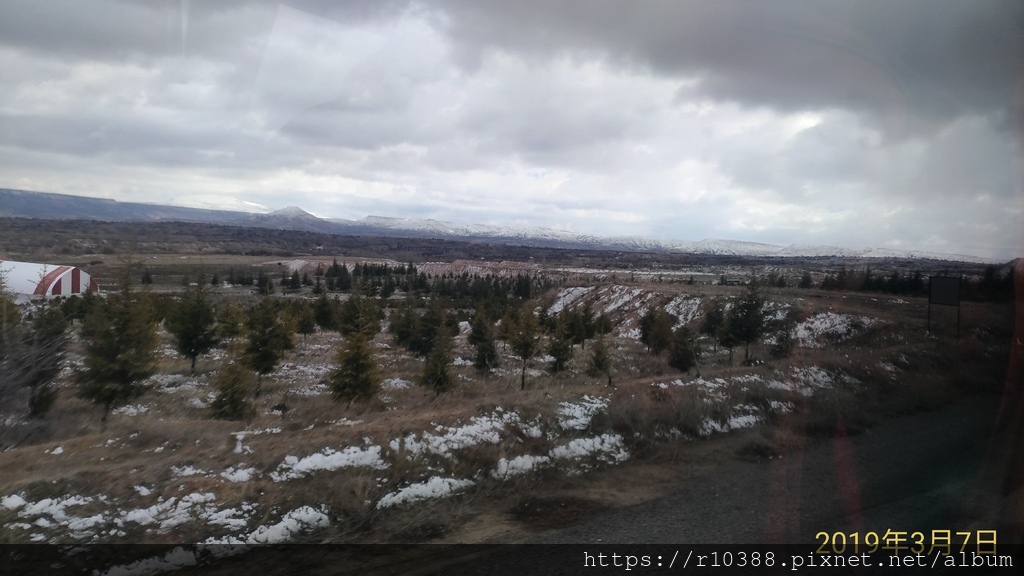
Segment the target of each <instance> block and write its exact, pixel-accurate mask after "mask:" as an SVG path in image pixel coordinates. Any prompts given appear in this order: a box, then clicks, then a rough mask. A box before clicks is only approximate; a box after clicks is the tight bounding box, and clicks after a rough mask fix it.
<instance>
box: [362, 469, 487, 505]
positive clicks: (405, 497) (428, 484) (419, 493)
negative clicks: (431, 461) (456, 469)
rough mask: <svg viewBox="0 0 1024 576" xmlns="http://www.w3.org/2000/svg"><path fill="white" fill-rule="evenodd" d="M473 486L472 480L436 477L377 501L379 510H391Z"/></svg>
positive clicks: (386, 495) (411, 485)
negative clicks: (408, 503) (401, 505)
mask: <svg viewBox="0 0 1024 576" xmlns="http://www.w3.org/2000/svg"><path fill="white" fill-rule="evenodd" d="M473 484H474V482H473V481H472V480H460V479H457V478H441V477H438V476H434V477H433V478H430V479H429V480H426V481H424V482H418V483H416V484H410V485H409V486H406V487H405V488H402V489H401V490H399V491H397V492H391V493H389V494H385V495H384V496H383V497H382V498H381V499H380V500H378V501H377V508H378V509H381V508H390V507H392V506H397V505H399V504H404V503H406V502H416V501H419V500H427V499H430V498H444V497H446V496H450V495H451V494H452V493H453V492H455V491H456V490H461V489H463V488H467V487H469V486H472V485H473Z"/></svg>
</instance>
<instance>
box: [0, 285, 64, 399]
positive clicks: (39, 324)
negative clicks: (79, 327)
mask: <svg viewBox="0 0 1024 576" xmlns="http://www.w3.org/2000/svg"><path fill="white" fill-rule="evenodd" d="M4 298H5V296H3V294H2V288H0V342H4V343H5V345H3V346H0V405H3V406H13V405H14V403H15V402H16V401H18V402H20V401H21V398H20V396H21V395H22V393H23V391H24V390H26V389H27V390H28V415H29V416H30V417H40V416H43V415H44V414H45V413H46V412H47V410H49V408H50V406H52V405H53V401H54V399H55V397H56V392H55V391H54V389H53V387H52V386H51V383H52V382H53V380H54V379H55V378H56V377H57V374H58V373H60V370H61V368H62V366H63V364H64V358H65V352H66V349H67V342H68V340H67V336H66V332H67V327H68V320H67V318H66V317H65V316H64V313H63V311H62V309H61V307H60V306H57V305H55V304H50V303H48V302H47V301H45V300H44V301H43V305H42V307H41V308H39V309H37V310H36V311H35V312H34V313H33V314H32V316H31V319H26V321H24V322H17V323H16V322H15V321H14V320H15V319H14V317H13V315H12V314H11V311H15V312H16V309H15V308H13V306H12V307H11V308H9V309H7V311H6V312H5V311H4V310H3V300H4ZM11 303H12V304H13V300H12V301H11Z"/></svg>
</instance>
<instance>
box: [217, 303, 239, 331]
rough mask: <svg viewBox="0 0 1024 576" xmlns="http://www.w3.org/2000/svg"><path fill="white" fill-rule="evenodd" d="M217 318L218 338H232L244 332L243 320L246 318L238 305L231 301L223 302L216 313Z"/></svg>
mask: <svg viewBox="0 0 1024 576" xmlns="http://www.w3.org/2000/svg"><path fill="white" fill-rule="evenodd" d="M215 316H216V318H217V323H216V326H217V338H218V339H220V340H231V339H232V338H235V337H236V336H239V335H241V334H242V322H243V321H244V320H245V318H244V317H243V316H242V311H241V310H239V309H238V306H236V305H234V304H231V303H229V302H228V303H222V304H221V305H220V306H219V307H218V308H217V311H216V314H215Z"/></svg>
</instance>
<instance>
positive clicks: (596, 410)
mask: <svg viewBox="0 0 1024 576" xmlns="http://www.w3.org/2000/svg"><path fill="white" fill-rule="evenodd" d="M607 407H608V398H604V397H601V396H596V397H595V396H590V395H587V396H584V397H583V398H581V399H580V401H579V402H576V403H573V402H562V403H560V404H559V405H558V425H559V426H561V428H562V430H584V429H586V428H587V426H590V421H591V420H593V419H594V416H597V415H598V414H600V413H601V412H603V411H604V409H605V408H607Z"/></svg>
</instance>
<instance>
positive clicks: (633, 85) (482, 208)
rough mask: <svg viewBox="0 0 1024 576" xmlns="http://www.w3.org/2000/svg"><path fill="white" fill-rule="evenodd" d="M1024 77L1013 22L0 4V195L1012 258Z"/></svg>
mask: <svg viewBox="0 0 1024 576" xmlns="http://www.w3.org/2000/svg"><path fill="white" fill-rule="evenodd" d="M1022 54H1024V9H1022V5H1021V3H1020V2H1019V1H1018V0H1007V1H998V0H993V1H988V0H955V1H950V0H901V1H898V2H895V1H892V0H850V1H827V0H800V1H772V2H755V1H749V0H700V1H694V0H637V1H634V2H626V1H614V0H572V1H570V0H542V1H532V0H531V1H524V0H516V1H514V2H513V1H506V0H421V1H412V2H408V1H401V0H390V1H381V0H359V1H349V2H344V1H328V0H322V1H296V2H290V3H287V4H279V3H276V2H248V1H246V2H242V1H226V0H224V1H217V2H201V1H198V0H192V1H191V2H190V1H188V0H167V1H163V2H159V1H140V2H129V1H114V0H90V1H88V2H81V1H78V0H66V1H47V2H39V1H38V0H33V1H20V0H4V1H3V3H2V4H0V70H2V73H0V187H5V188H16V189H26V190H37V191H46V192H60V193H67V194H76V195H82V196H94V197H104V198H114V199H118V200H126V201H136V202H159V203H177V204H184V205H193V206H201V207H213V206H217V207H229V208H243V207H246V206H249V207H251V209H259V208H260V207H264V208H266V209H271V210H273V209H279V208H283V207H285V206H290V205H296V206H299V207H302V208H304V209H306V210H307V211H309V212H312V213H314V214H316V215H318V216H325V217H332V218H353V219H354V218H361V217H363V216H366V215H371V214H372V215H382V216H395V217H411V218H436V219H441V220H449V221H455V222H460V223H478V224H503V225H523V226H527V225H528V226H541V227H550V228H558V229H562V230H569V231H575V232H585V233H591V234H601V235H637V236H649V237H655V238H663V239H678V240H700V239H704V238H727V239H735V240H751V241H758V242H768V243H774V244H783V245H787V244H794V243H797V244H829V245H836V246H846V247H865V246H870V247H879V248H895V249H915V250H930V251H938V252H951V253H961V254H970V255H976V256H983V257H992V258H1008V257H1011V256H1015V255H1024V235H1022V231H1024V226H1022V216H1024V210H1022V209H1024V202H1022V195H1024V186H1022V179H1024V166H1022V164H1021V161H1020V159H1021V155H1022V152H1021V145H1020V142H1021V133H1022V124H1024V103H1022V101H1024V73H1022ZM1015 101H1016V102H1017V105H1016V108H1015V107H1014V102H1015ZM1015 110H1016V112H1015Z"/></svg>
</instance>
